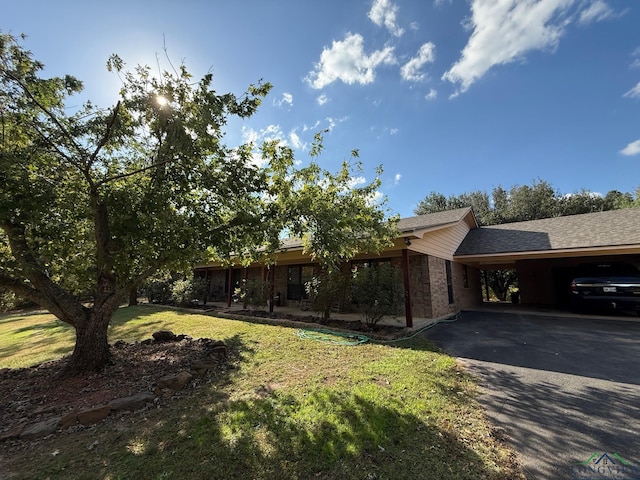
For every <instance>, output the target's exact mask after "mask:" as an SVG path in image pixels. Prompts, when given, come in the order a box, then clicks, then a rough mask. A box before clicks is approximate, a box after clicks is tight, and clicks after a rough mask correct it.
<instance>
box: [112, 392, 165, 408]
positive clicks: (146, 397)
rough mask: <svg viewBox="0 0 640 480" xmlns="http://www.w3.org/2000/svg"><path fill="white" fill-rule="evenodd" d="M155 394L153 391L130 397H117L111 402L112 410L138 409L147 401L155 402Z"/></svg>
mask: <svg viewBox="0 0 640 480" xmlns="http://www.w3.org/2000/svg"><path fill="white" fill-rule="evenodd" d="M154 398H155V395H154V394H153V393H152V392H142V393H138V394H136V395H131V396H130V397H123V398H117V399H115V400H112V401H111V402H109V407H111V410H138V409H140V408H143V407H144V406H145V405H146V404H147V403H150V402H153V399H154Z"/></svg>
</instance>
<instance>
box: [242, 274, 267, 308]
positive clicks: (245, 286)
mask: <svg viewBox="0 0 640 480" xmlns="http://www.w3.org/2000/svg"><path fill="white" fill-rule="evenodd" d="M270 289H271V284H270V283H269V282H265V281H264V280H262V279H260V278H254V279H251V280H243V281H242V285H241V286H240V287H238V288H236V289H235V292H234V294H235V297H236V298H237V299H238V301H241V302H242V305H243V307H244V308H245V309H246V308H247V307H251V308H252V309H254V310H262V309H264V307H266V306H267V304H268V301H269V292H270Z"/></svg>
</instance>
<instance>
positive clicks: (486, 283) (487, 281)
mask: <svg viewBox="0 0 640 480" xmlns="http://www.w3.org/2000/svg"><path fill="white" fill-rule="evenodd" d="M482 273H483V274H484V293H485V295H486V296H487V302H488V301H489V277H488V275H487V271H486V270H483V271H482Z"/></svg>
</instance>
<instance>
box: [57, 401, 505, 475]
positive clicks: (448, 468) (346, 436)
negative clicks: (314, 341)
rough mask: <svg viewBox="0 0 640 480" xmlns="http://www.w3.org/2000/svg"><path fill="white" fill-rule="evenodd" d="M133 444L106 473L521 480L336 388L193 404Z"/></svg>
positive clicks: (448, 438) (421, 425) (433, 431)
mask: <svg viewBox="0 0 640 480" xmlns="http://www.w3.org/2000/svg"><path fill="white" fill-rule="evenodd" d="M127 444H128V446H124V445H123V446H121V447H120V448H119V449H118V454H117V455H113V454H112V453H111V454H105V455H101V456H99V458H98V459H96V462H95V465H94V466H93V468H99V469H100V470H99V474H100V476H101V477H108V478H203V479H204V478H207V479H218V478H219V479H258V478H273V479H303V478H320V479H334V478H341V479H363V478H366V479H383V478H389V479H405V478H438V479H460V478H468V479H481V478H492V479H502V478H504V479H507V478H513V477H512V474H513V472H510V473H507V472H503V473H502V474H500V473H498V472H496V471H495V470H494V469H492V468H490V467H488V466H487V465H485V463H484V462H483V460H482V459H481V458H480V457H479V456H478V454H477V453H476V452H474V451H473V450H471V449H470V448H469V447H468V446H467V445H465V444H463V443H462V442H461V441H460V440H459V439H458V438H457V437H456V436H455V435H454V434H452V433H450V432H447V431H444V430H442V429H439V428H437V427H436V426H434V425H430V424H429V423H426V422H425V421H423V420H421V419H419V418H418V417H416V416H414V415H411V414H406V413H402V406H401V405H400V403H397V404H388V403H386V404H384V405H381V404H377V403H375V402H373V401H371V400H369V399H367V398H364V397H362V396H359V395H355V394H353V393H351V392H348V391H334V390H330V389H318V390H316V391H314V392H312V393H309V394H306V395H303V396H294V395H292V394H289V393H279V392H277V391H276V392H270V393H268V394H267V395H266V396H265V397H264V398H256V399H248V400H238V401H233V402H227V403H225V404H224V406H222V407H220V408H217V409H215V408H214V409H213V410H212V411H206V409H200V410H197V411H193V410H192V411H190V412H189V413H188V415H187V416H184V417H183V419H182V421H181V422H180V423H179V425H175V424H169V423H168V422H167V423H166V424H164V425H162V426H159V427H158V428H156V429H153V430H151V431H148V432H146V433H144V434H140V435H136V436H133V437H131V438H129V439H128V440H127ZM131 445H134V447H133V448H132V447H131ZM100 465H102V467H101V466H100ZM97 473H98V471H93V472H92V476H95V475H96V474H97ZM53 478H55V477H53ZM78 478H82V477H78ZM86 478H89V476H87V477H86Z"/></svg>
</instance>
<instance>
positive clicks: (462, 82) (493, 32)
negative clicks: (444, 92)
mask: <svg viewBox="0 0 640 480" xmlns="http://www.w3.org/2000/svg"><path fill="white" fill-rule="evenodd" d="M575 1H576V0H539V1H533V0H503V1H500V2H496V1H495V0H472V5H471V11H472V17H471V19H470V25H471V27H472V29H473V33H472V34H471V37H470V38H469V41H468V42H467V45H466V46H465V47H464V50H463V51H462V56H461V58H460V59H459V60H458V61H457V62H456V63H455V64H454V65H453V66H452V67H451V68H450V69H449V70H448V71H447V72H445V73H444V75H443V76H442V79H443V80H448V81H450V82H451V83H454V84H458V86H459V90H458V92H456V94H454V96H455V95H457V94H459V93H462V92H465V91H466V90H467V89H468V88H469V87H470V86H471V85H472V84H473V83H474V82H475V81H477V80H478V79H480V78H482V76H483V75H484V74H485V73H487V71H489V69H491V68H492V67H494V66H495V65H504V64H508V63H511V62H514V61H518V60H522V59H523V58H524V55H525V54H526V53H528V52H530V51H532V50H545V49H549V50H553V49H555V48H556V47H557V45H558V42H559V41H560V38H561V37H562V35H563V33H564V31H565V28H566V27H567V25H568V24H569V22H570V20H569V18H568V14H569V9H570V7H571V6H572V5H573V4H574V2H575Z"/></svg>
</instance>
